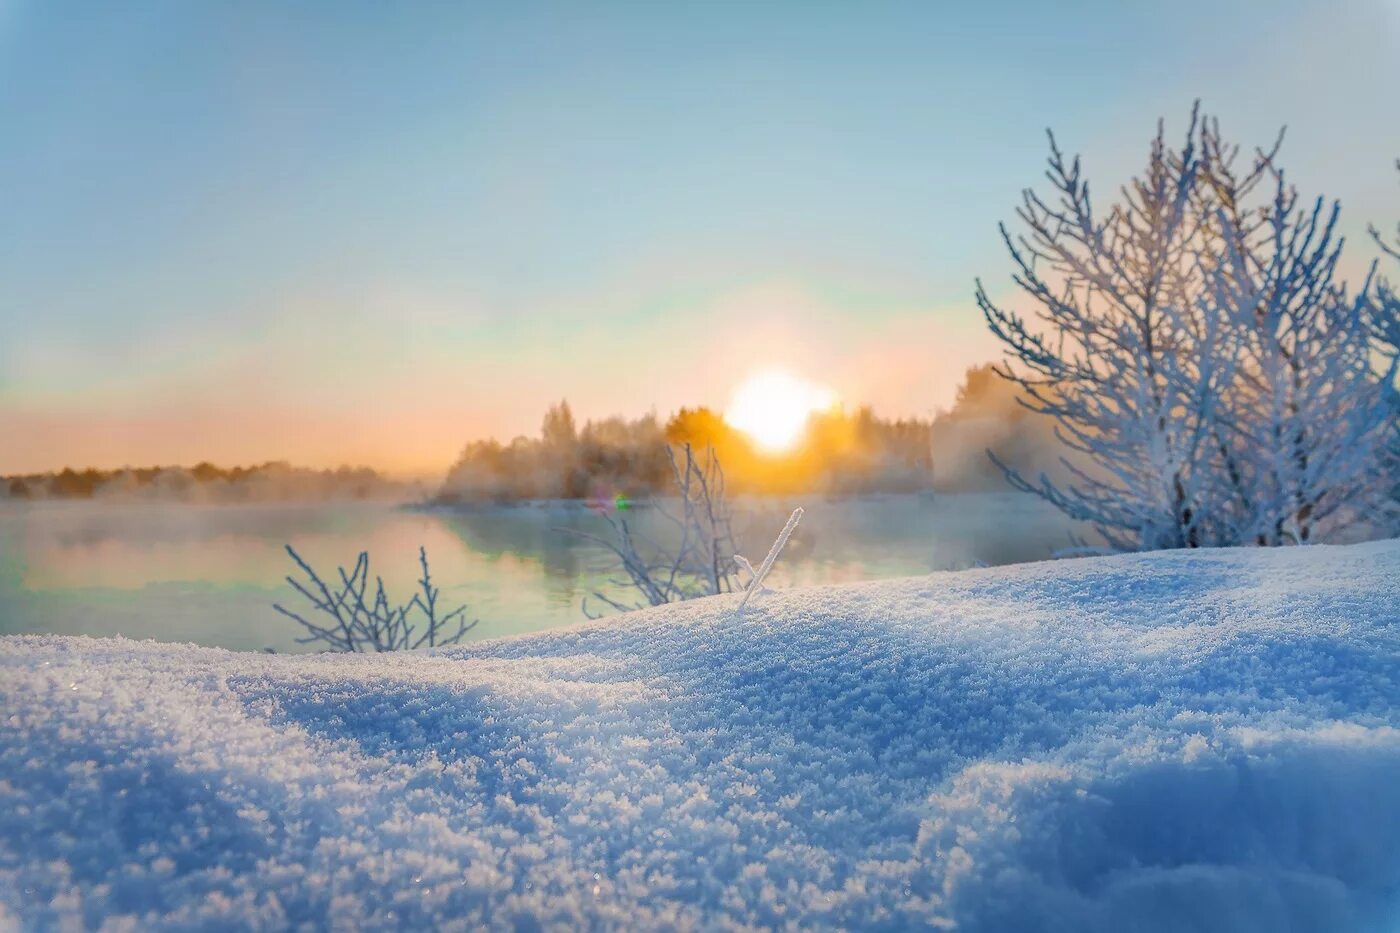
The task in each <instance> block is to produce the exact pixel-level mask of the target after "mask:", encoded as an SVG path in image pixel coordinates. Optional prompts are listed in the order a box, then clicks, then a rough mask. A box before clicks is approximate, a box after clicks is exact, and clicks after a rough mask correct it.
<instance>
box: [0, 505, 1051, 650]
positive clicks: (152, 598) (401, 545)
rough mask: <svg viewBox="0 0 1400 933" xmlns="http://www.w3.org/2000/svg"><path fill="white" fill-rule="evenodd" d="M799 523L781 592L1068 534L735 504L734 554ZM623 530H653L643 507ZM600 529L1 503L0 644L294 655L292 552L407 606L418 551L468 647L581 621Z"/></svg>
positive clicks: (1003, 518) (348, 509)
mask: <svg viewBox="0 0 1400 933" xmlns="http://www.w3.org/2000/svg"><path fill="white" fill-rule="evenodd" d="M798 504H800V505H802V506H803V507H804V509H805V510H806V513H805V515H804V517H803V520H802V525H801V527H800V528H799V529H798V531H797V533H796V534H795V535H794V537H793V539H792V541H791V542H790V543H789V545H788V548H787V550H786V551H785V552H784V554H783V557H782V560H781V561H780V562H779V563H778V564H777V566H776V567H775V568H774V571H773V573H772V575H771V576H770V578H769V582H770V584H771V585H773V586H775V587H783V586H791V585H798V584H802V585H807V584H817V583H832V582H850V581H857V580H869V579H879V578H886V577H898V576H909V575H916V574H923V573H928V572H930V571H934V570H944V569H952V568H960V567H967V566H970V565H972V564H973V563H974V562H976V561H982V562H984V563H987V564H1003V563H1013V562H1017V561H1025V560H1039V559H1043V558H1045V557H1048V556H1049V555H1050V554H1051V552H1052V551H1054V550H1056V549H1059V548H1062V547H1064V546H1065V545H1066V544H1068V541H1069V537H1068V536H1069V532H1070V530H1071V527H1072V526H1071V525H1070V523H1069V522H1067V521H1066V520H1065V519H1064V518H1063V517H1062V516H1060V515H1059V514H1058V513H1056V512H1054V511H1053V510H1052V509H1049V508H1048V507H1046V506H1045V505H1044V504H1043V503H1041V502H1040V501H1038V500H1036V499H1034V498H1033V497H1030V496H1025V495H1021V494H1016V493H964V494H946V495H933V496H919V495H891V496H865V497H859V498H831V499H828V498H824V497H818V496H806V497H794V498H793V499H791V500H787V499H766V498H765V499H741V500H738V501H737V502H736V503H735V506H736V532H737V534H738V537H739V539H740V544H741V548H742V549H743V550H744V551H745V552H746V553H747V554H748V555H749V556H751V557H758V558H761V557H762V555H763V554H764V553H765V552H766V551H767V549H768V546H769V544H770V543H771V541H772V539H773V536H774V535H776V534H777V532H778V531H779V529H780V528H781V527H782V525H783V521H784V520H785V519H786V517H787V513H788V511H790V510H791V508H792V507H793V506H795V505H798ZM628 520H629V521H630V522H633V523H635V524H636V526H637V527H638V528H639V529H641V530H643V531H647V532H656V531H659V528H660V525H659V523H658V521H657V518H656V516H655V515H654V514H652V513H650V512H649V511H648V510H647V509H645V508H637V509H635V510H633V511H631V512H629V513H628ZM561 528H573V529H578V530H583V531H590V532H594V533H599V534H602V533H605V532H606V530H607V529H606V525H605V523H604V522H603V520H602V519H601V518H600V517H599V516H598V515H597V514H596V513H594V512H592V511H590V510H589V509H588V508H587V507H585V506H584V505H582V504H577V503H552V504H530V505H515V506H488V507H480V508H475V509H471V510H465V511H415V510H410V509H404V508H397V507H394V506H390V505H385V504H375V503H355V504H348V503H335V504H308V505H257V506H237V507H233V506H199V505H178V504H149V503H96V502H35V503H27V504H23V503H6V504H0V634H19V633H26V632H55V633H61V634H83V635H116V634H121V635H124V636H126V637H129V638H153V639H157V640H159V641H172V642H194V643H197V644H201V645H209V646H216V647H224V648H232V649H238V650H261V649H263V648H272V649H274V650H277V651H304V650H309V648H308V646H301V645H298V644H297V642H296V636H297V634H298V630H297V628H296V626H295V625H294V624H293V623H292V622H290V621H289V620H287V619H285V618H283V617H281V616H280V615H278V614H277V613H275V612H274V611H273V609H272V604H273V603H274V602H278V601H281V602H282V603H283V604H284V605H287V606H288V607H289V608H299V606H298V605H297V603H296V601H295V599H296V597H295V594H293V593H292V592H291V589H290V587H289V586H288V585H287V584H286V582H285V580H284V577H285V576H286V574H287V573H288V572H290V571H291V570H292V569H293V568H292V564H291V562H290V560H289V559H288V558H287V555H286V553H285V552H284V551H283V545H284V544H288V543H290V544H291V545H293V546H294V547H295V548H297V550H298V551H299V552H300V553H301V554H302V555H303V556H304V557H305V558H307V560H308V561H310V562H311V564H312V566H314V567H316V568H317V569H318V570H319V571H321V572H322V574H324V575H327V576H331V575H333V574H334V569H335V566H336V565H337V564H343V565H347V566H348V565H349V564H351V563H353V561H354V559H355V555H356V554H357V553H359V552H360V551H361V550H364V551H368V552H369V554H370V558H371V570H372V571H373V572H374V573H375V574H380V575H382V576H383V577H384V581H385V585H386V587H387V588H388V589H389V591H390V593H391V595H398V594H402V595H403V596H405V597H406V596H407V595H409V594H410V592H411V591H412V589H413V587H414V586H415V582H414V581H415V579H416V577H417V574H418V565H417V554H418V547H419V545H420V544H421V545H423V546H425V547H426V548H427V551H428V557H429V560H430V561H431V566H432V573H433V578H434V582H435V583H437V584H438V585H440V586H441V587H442V590H443V598H444V599H445V600H447V601H450V602H452V603H453V604H458V603H466V604H467V605H468V607H469V609H468V615H469V617H472V618H477V619H480V620H481V624H480V625H479V626H477V628H476V629H475V630H474V631H473V632H472V633H471V634H470V636H469V637H471V638H473V639H481V638H495V637H499V636H503V635H514V634H519V633H522V632H530V631H538V630H541V629H547V628H554V627H557V626H561V625H569V624H573V623H576V622H581V621H584V615H583V612H582V609H581V604H582V600H583V598H584V597H585V596H587V595H588V594H590V593H592V592H593V591H595V590H599V589H602V590H604V591H605V592H607V593H609V594H614V595H624V596H625V591H622V590H620V589H619V588H617V587H616V586H612V585H610V583H609V578H610V577H611V575H612V574H611V572H610V562H609V555H608V554H607V553H606V552H605V551H604V550H603V549H602V548H601V547H599V546H598V545H596V544H593V543H591V542H588V541H584V540H580V539H578V538H576V537H572V536H569V535H566V534H563V533H561V531H560V530H559V529H561Z"/></svg>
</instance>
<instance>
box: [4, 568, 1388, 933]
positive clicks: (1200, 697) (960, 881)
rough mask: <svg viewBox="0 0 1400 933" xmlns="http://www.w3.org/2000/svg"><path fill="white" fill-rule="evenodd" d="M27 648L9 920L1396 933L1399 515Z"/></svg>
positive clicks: (9, 794) (16, 680)
mask: <svg viewBox="0 0 1400 933" xmlns="http://www.w3.org/2000/svg"><path fill="white" fill-rule="evenodd" d="M734 604H735V600H733V599H731V598H726V597H721V598H717V599H713V600H705V601H701V602H697V603H689V604H684V605H679V606H675V607H667V608H663V609H659V610H650V611H646V612H641V613H635V614H632V615H628V616H625V617H619V618H615V619H612V620H608V621H605V622H602V623H595V624H589V625H583V626H579V627H576V628H572V629H568V630H564V631H557V632H550V633H546V634H542V635H537V636H531V637H525V638H520V639H515V640H507V641H496V642H485V643H478V644H473V645H470V646H466V647H463V648H459V649H451V650H445V651H441V652H438V653H436V654H434V655H421V654H418V655H395V656H379V657H364V656H353V657H346V656H313V657H278V656H265V655H244V654H235V653H229V652H225V651H219V650H213V649H202V648H193V647H181V646H170V645H160V644H153V643H136V642H130V641H122V640H86V639H68V638H58V637H16V638H7V639H3V640H0V701H2V702H3V708H2V709H0V904H3V905H4V906H3V907H2V908H0V928H5V927H7V926H16V925H17V926H20V927H23V928H31V927H32V928H40V929H42V928H46V927H50V926H58V925H62V924H63V923H64V922H66V921H72V920H78V921H85V922H86V923H87V924H90V925H91V924H97V923H100V922H101V921H102V920H104V919H108V918H119V917H125V918H129V919H128V923H129V924H130V925H131V926H132V927H137V928H153V927H161V926H179V927H189V926H196V927H201V926H215V927H221V928H222V927H226V926H235V927H237V926H249V927H258V928H267V927H281V926H288V925H297V924H310V925H312V926H314V927H323V926H337V927H341V928H347V929H350V928H362V929H364V928H370V929H372V928H438V929H441V928H454V927H460V928H477V927H480V926H482V925H487V926H490V927H494V928H525V929H530V928H536V927H543V928H580V927H583V928H588V927H593V928H599V927H602V928H624V927H625V928H630V929H637V928H715V927H719V928H729V927H743V926H760V927H771V926H778V927H782V926H789V925H802V926H846V927H859V928H954V929H961V930H977V931H981V930H1006V931H1011V930H1096V931H1097V930H1102V931H1118V930H1138V931H1149V930H1150V931H1157V930H1161V931H1168V930H1173V931H1174V930H1222V931H1223V930H1231V931H1237V930H1270V931H1275V930H1293V931H1298V930H1327V931H1337V930H1394V929H1400V832H1397V831H1396V827H1398V826H1400V542H1394V541H1392V542H1383V543H1376V544H1367V545H1357V546H1351V547H1337V548H1307V549H1302V548H1295V549H1282V550H1274V551H1258V550H1255V551H1216V552H1198V553H1181V552H1177V553H1163V554H1153V555H1143V556H1129V557H1119V558H1107V559H1094V560H1081V561H1069V562H1061V563H1043V564H1029V565H1023V566H1018V567H1010V568H1000V569H992V570H976V571H968V572H962V573H950V574H939V575H934V576H930V577H924V578H918V579H909V580H901V581H895V582H885V583H877V584H866V585H855V586H840V587H826V588H818V589H810V590H803V591H797V592H789V593H774V594H770V595H767V596H764V597H763V598H761V599H758V600H755V602H754V603H753V604H752V605H751V606H750V607H749V608H748V609H747V610H746V612H745V614H744V616H743V617H742V618H735V617H734V613H733V606H734Z"/></svg>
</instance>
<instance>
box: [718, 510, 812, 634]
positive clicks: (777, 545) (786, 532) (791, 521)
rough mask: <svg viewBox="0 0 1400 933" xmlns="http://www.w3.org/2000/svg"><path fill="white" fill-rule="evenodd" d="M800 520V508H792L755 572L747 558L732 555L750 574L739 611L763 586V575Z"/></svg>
mask: <svg viewBox="0 0 1400 933" xmlns="http://www.w3.org/2000/svg"><path fill="white" fill-rule="evenodd" d="M800 521H802V509H801V507H798V508H795V509H793V510H792V514H791V515H789V516H788V520H787V524H786V525H784V526H783V530H782V531H780V532H778V537H777V539H776V540H775V541H774V542H773V546H772V547H770V548H769V549H768V556H767V557H765V558H763V564H762V566H760V567H759V568H758V571H757V572H756V573H755V572H754V569H753V564H750V563H749V562H748V560H746V559H745V558H743V557H741V556H740V555H738V554H735V555H734V560H735V561H737V562H738V563H739V564H740V565H741V566H743V568H744V569H745V570H747V571H748V572H749V576H750V580H749V585H748V587H747V588H746V589H745V590H744V598H743V599H742V600H740V602H739V609H738V611H739V612H743V611H744V607H745V606H747V605H748V604H749V599H750V598H751V597H752V596H753V594H754V593H755V592H757V591H759V590H761V589H762V588H763V579H764V577H766V576H768V571H770V570H772V569H773V562H774V561H775V560H777V559H778V555H779V554H781V553H782V552H783V548H785V547H787V543H788V538H790V537H792V533H793V531H794V530H796V528H797V523H798V522H800Z"/></svg>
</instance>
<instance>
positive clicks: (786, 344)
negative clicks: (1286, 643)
mask: <svg viewBox="0 0 1400 933" xmlns="http://www.w3.org/2000/svg"><path fill="white" fill-rule="evenodd" d="M1397 84H1400V0H1346V2H1335V0H1334V2H1314V0H1271V2H1243V0H1209V2H1204V0H1180V2H1174V3H1171V4H1154V3H1122V2H1079V3H1057V4H1046V3H1039V2H1034V3H1033V2H1013V0H1005V2H999V3H998V2H985V3H976V4H973V3H958V4H951V3H937V2H922V3H910V4H896V3H880V2H869V3H847V4H836V3H827V2H819V0H813V2H802V3H796V2H794V3H777V2H760V3H730V2H706V3H691V4H683V3H666V4H655V3H635V4H633V3H579V2H569V3H561V4H548V3H525V2H522V3H509V4H507V3H486V2H483V3H400V4H384V3H358V2H352V0H345V2H335V3H313V2H300V3H262V2H257V0H247V2H237V3H234V2H206V3H187V2H170V3H163V2H135V3H127V4H112V3H80V2H62V0H60V2H47V0H46V2H38V0H0V473H15V472H25V471H38V470H45V469H51V468H57V467H61V466H64V465H73V466H89V465H91V466H98V467H107V468H110V467H116V466H120V465H123V464H133V465H137V464H153V463H163V464H171V463H185V464H190V463H194V462H198V461H200V460H211V461H214V462H217V463H222V464H229V465H231V464H235V463H250V462H261V461H264V460H269V459H283V460H290V461H293V462H296V463H301V464H307V465H312V466H328V465H334V464H339V463H346V462H349V463H356V464H367V465H371V466H376V467H380V468H383V469H387V470H389V471H392V472H400V473H411V472H423V473H430V472H433V471H439V470H442V469H445V468H446V467H447V466H448V465H449V464H450V463H451V461H452V460H453V459H454V457H455V456H456V454H457V452H458V451H459V450H460V449H461V447H462V446H463V444H464V443H465V442H466V441H467V440H469V439H472V438H477V437H484V436H497V437H501V438H509V437H511V436H514V435H517V434H532V433H534V432H535V431H536V430H537V429H538V426H539V422H540V418H541V415H542V414H543V412H544V409H545V408H546V406H547V405H548V404H549V403H550V402H552V401H554V400H557V399H559V398H561V397H567V398H568V399H569V400H570V402H571V404H572V405H573V408H574V410H575V412H576V413H577V414H578V416H579V417H580V418H588V417H603V416H607V415H611V414H627V415H639V414H642V413H645V412H647V411H652V410H654V411H655V412H657V413H658V415H661V416H662V417H664V416H665V415H667V414H669V413H670V412H671V411H673V410H675V409H676V408H678V407H680V406H681V405H697V404H708V405H711V406H714V407H719V408H722V407H723V406H724V405H725V402H726V399H727V398H728V397H729V396H730V393H731V392H732V391H733V390H734V388H735V386H736V385H738V384H740V383H741V382H742V381H743V380H744V379H745V377H746V376H747V375H748V374H750V373H753V372H755V371H758V370H762V369H766V368H769V367H774V366H778V367H782V368H785V369H787V370H789V371H790V372H792V373H794V374H797V375H799V376H801V377H803V378H805V379H809V380H813V381H815V382H817V383H819V384H821V385H823V386H827V387H829V388H830V389H831V390H832V391H833V392H835V393H836V395H837V396H838V397H839V398H841V399H842V400H843V401H845V402H846V403H848V404H852V405H855V404H865V403H868V404H871V405H873V406H874V407H875V408H876V410H877V411H879V412H881V413H883V414H887V415H920V416H927V415H929V414H931V413H932V412H934V411H935V410H937V409H939V408H940V407H944V406H946V405H948V404H949V403H950V402H951V399H952V395H953V392H954V389H955V387H956V385H957V384H958V382H959V381H960V379H961V377H962V373H963V371H964V370H965V369H966V368H967V367H968V366H970V365H974V364H976V363H979V362H982V361H985V360H990V359H993V358H995V357H996V355H997V348H996V345H995V344H994V342H993V341H992V339H991V338H990V337H989V336H988V335H987V334H986V332H985V327H984V325H983V322H982V320H981V318H980V316H979V314H978V312H977V310H976V307H975V305H974V303H973V300H972V294H973V288H974V281H975V279H976V278H977V277H979V276H980V277H982V278H983V279H984V281H986V282H987V283H988V286H989V288H990V290H991V291H992V293H993V295H995V296H1003V297H1007V298H1011V297H1012V296H1011V292H1010V286H1009V279H1008V275H1009V264H1008V260H1007V257H1006V255H1005V253H1004V251H1003V250H1002V248H1001V246H1000V243H999V240H998V234H997V228H996V225H997V223H998V222H999V221H1002V220H1007V219H1010V218H1011V216H1012V211H1013V209H1014V207H1015V204H1016V201H1017V198H1018V196H1019V192H1020V190H1021V189H1022V188H1024V187H1026V186H1028V185H1034V184H1036V183H1037V182H1038V181H1039V180H1040V179H1041V178H1042V172H1043V168H1044V166H1043V161H1044V157H1045V151H1046V150H1045V137H1044V130H1045V128H1046V127H1053V128H1054V129H1055V131H1056V133H1057V136H1058V137H1059V139H1060V140H1061V143H1062V145H1064V147H1065V148H1067V149H1070V150H1073V151H1076V152H1080V153H1082V154H1083V155H1084V158H1085V160H1086V167H1087V169H1088V171H1089V173H1090V177H1091V178H1093V179H1095V184H1096V185H1097V187H1098V190H1099V191H1107V190H1112V188H1113V187H1115V186H1116V185H1117V184H1119V183H1120V182H1121V181H1122V180H1124V179H1125V178H1126V177H1127V175H1128V174H1129V173H1130V172H1131V171H1132V170H1134V169H1135V168H1136V167H1137V166H1139V165H1140V164H1141V163H1142V161H1143V158H1144V156H1145V153H1146V146H1147V142H1148V139H1149V138H1150V136H1151V134H1152V132H1153V130H1154V127H1155V124H1156V120H1157V119H1158V118H1159V117H1165V118H1166V119H1167V121H1168V123H1167V126H1168V133H1169V135H1170V134H1171V133H1172V131H1173V130H1174V129H1176V130H1180V129H1181V128H1182V127H1183V126H1184V122H1185V118H1186V115H1187V113H1188V111H1189V108H1190V106H1191V102H1192V100H1193V99H1196V98H1201V99H1202V100H1203V104H1204V106H1205V107H1206V108H1207V109H1208V110H1210V111H1211V112H1213V113H1216V114H1218V115H1219V116H1220V118H1221V121H1222V125H1223V127H1224V128H1225V129H1226V131H1227V134H1228V135H1230V136H1233V137H1234V138H1236V139H1238V140H1239V141H1241V142H1244V143H1246V144H1248V145H1254V144H1259V143H1264V142H1267V141H1268V140H1269V139H1271V138H1272V136H1273V134H1274V133H1275V132H1276V131H1277V129H1278V127H1279V126H1280V125H1283V124H1287V125H1288V137H1287V142H1286V144H1285V148H1284V150H1283V152H1284V164H1285V165H1286V167H1287V169H1288V171H1289V174H1290V176H1291V177H1292V179H1293V181H1294V182H1295V183H1296V184H1297V185H1298V186H1299V187H1300V189H1301V190H1302V191H1303V192H1304V193H1305V194H1308V195H1309V196H1312V195H1321V194H1325V195H1327V196H1328V197H1335V198H1339V199H1340V200H1341V201H1342V205H1343V223H1342V227H1343V231H1344V232H1345V233H1346V234H1347V236H1348V238H1349V242H1350V244H1351V246H1350V249H1349V252H1348V259H1347V269H1348V271H1349V273H1350V274H1351V275H1352V276H1356V275H1358V274H1359V272H1360V271H1361V270H1363V269H1364V268H1365V265H1366V264H1367V263H1368V262H1369V261H1370V259H1371V258H1372V256H1373V254H1374V250H1372V249H1371V248H1370V244H1369V243H1367V242H1366V237H1365V230H1366V226H1367V224H1368V223H1376V224H1380V225H1382V226H1384V227H1386V228H1390V227H1391V226H1393V225H1394V223H1395V221H1396V220H1397V219H1400V173H1397V172H1396V171H1395V169H1394V160H1395V158H1396V157H1397V156H1400V119H1397V118H1400V104H1397V103H1396V101H1395V97H1394V88H1395V87H1396V86H1397Z"/></svg>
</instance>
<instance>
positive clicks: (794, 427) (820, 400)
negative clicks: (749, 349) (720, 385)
mask: <svg viewBox="0 0 1400 933" xmlns="http://www.w3.org/2000/svg"><path fill="white" fill-rule="evenodd" d="M835 403H836V393H834V392H832V391H831V390H830V389H828V388H826V387H825V386H821V385H817V384H816V383H814V382H809V381H807V380H806V379H801V378H798V377H797V376H794V375H792V374H791V373H788V372H785V371H784V370H781V369H769V370H764V371H763V372H759V373H755V374H754V375H752V376H750V377H749V378H748V379H746V380H745V381H744V382H743V383H741V384H740V385H739V386H738V387H737V388H736V389H735V390H734V394H733V395H732V396H731V397H730V400H729V407H728V408H727V409H725V412H724V420H725V421H727V422H729V424H730V425H731V426H732V427H735V428H738V429H739V430H740V431H743V432H744V433H745V434H747V435H749V437H751V438H753V439H754V441H756V442H757V443H758V445H759V446H760V447H762V448H764V449H765V450H768V451H770V452H773V453H777V452H780V451H784V450H788V449H789V448H791V447H792V445H793V444H795V443H797V440H798V438H800V437H801V436H802V431H803V429H805V428H806V427H807V419H808V418H810V417H811V416H812V413H813V412H818V411H825V410H826V409H828V408H830V407H831V406H832V405H834V404H835Z"/></svg>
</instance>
